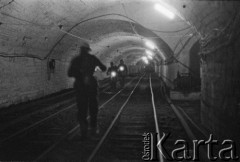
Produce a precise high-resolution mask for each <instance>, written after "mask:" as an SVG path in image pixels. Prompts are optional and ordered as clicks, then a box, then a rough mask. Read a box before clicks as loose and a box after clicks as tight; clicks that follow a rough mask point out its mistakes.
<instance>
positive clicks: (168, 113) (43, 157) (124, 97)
mask: <svg viewBox="0 0 240 162" xmlns="http://www.w3.org/2000/svg"><path fill="white" fill-rule="evenodd" d="M150 82H151V84H150ZM151 87H152V92H151ZM162 88H163V87H162V84H161V80H160V79H159V78H158V77H155V76H152V77H151V79H150V76H143V77H129V78H128V79H127V82H126V86H125V88H124V89H118V90H116V91H113V90H112V89H111V88H103V89H102V90H100V93H99V107H100V109H99V115H98V125H99V129H100V133H99V134H97V135H91V134H90V133H89V136H88V138H86V139H85V140H82V139H80V136H79V128H78V127H76V125H77V124H78V122H77V120H76V113H77V109H76V106H75V100H74V93H73V92H69V91H67V92H66V93H68V94H67V95H65V96H64V97H60V98H59V99H58V100H57V99H56V100H55V101H54V103H51V104H49V105H48V106H45V105H44V100H43V101H41V103H42V104H41V106H40V107H39V108H38V109H33V111H26V112H25V113H22V114H19V115H18V113H14V112H6V113H5V117H4V120H5V122H3V123H2V124H1V126H2V127H1V128H2V129H1V130H0V136H1V139H2V140H1V141H0V143H1V147H0V152H1V154H0V160H3V161H4V160H14V161H16V160H17V161H32V160H34V161H35V160H36V161H89V157H90V156H91V155H92V152H94V149H95V148H96V146H97V145H99V142H100V141H101V140H102V137H103V136H104V135H105V133H106V131H107V130H108V129H109V125H111V123H112V121H113V120H114V119H115V117H116V116H117V113H118V111H119V110H120V109H122V112H121V113H120V116H119V117H118V118H116V123H115V124H114V125H113V127H112V129H111V130H110V133H109V134H107V135H106V139H105V140H103V144H102V145H100V149H99V150H97V151H96V154H95V155H94V156H93V159H91V160H90V161H142V160H144V158H147V157H146V156H147V155H146V154H145V155H144V152H145V153H146V151H147V150H145V149H146V147H145V146H146V143H144V135H151V139H153V140H155V143H154V145H155V146H156V144H157V134H156V126H155V121H154V111H153V103H154V106H155V108H156V116H157V123H158V125H159V127H158V128H159V130H160V136H163V135H164V134H169V137H168V139H167V142H166V144H165V145H164V148H165V149H166V154H168V152H170V153H169V154H171V152H172V151H173V150H174V147H176V146H175V145H174V142H176V140H178V139H184V140H185V141H186V142H187V143H189V144H190V146H189V150H188V151H189V154H191V153H192V149H191V147H192V146H191V143H192V142H191V140H192V139H190V137H189V135H188V132H187V131H186V130H185V128H184V127H183V126H182V124H181V122H180V120H179V119H178V117H177V116H176V115H175V113H174V111H173V110H172V108H171V106H170V104H169V103H168V102H167V100H166V99H165V96H164V93H163V91H162ZM119 91H120V92H119ZM46 100H47V98H46ZM172 102H173V103H174V104H175V106H176V107H177V106H180V107H181V109H182V110H183V111H184V112H185V113H186V114H187V115H188V116H189V117H190V118H191V119H192V120H193V121H194V122H195V123H198V126H199V127H201V128H202V129H205V128H204V126H202V125H201V124H200V103H199V101H192V102H190V101H172ZM38 104H39V103H38ZM30 107H31V106H30ZM65 109H66V110H65ZM179 109H180V108H179ZM36 111H38V112H37V113H35V112H36ZM59 111H60V112H59ZM56 112H59V113H58V114H56V115H54V113H56ZM179 112H180V115H182V119H183V120H185V121H186V123H188V124H189V129H191V131H192V132H193V133H194V134H196V137H197V138H200V139H202V138H203V136H202V135H201V134H199V130H196V128H194V126H192V125H191V124H190V122H189V121H188V120H189V119H188V118H187V117H186V116H184V115H183V113H182V112H181V111H179ZM49 116H50V117H49ZM39 121H41V122H39ZM145 142H146V141H145ZM152 149H153V151H154V155H152V158H155V159H159V158H160V157H159V156H158V155H157V152H158V148H157V147H153V148H152ZM180 154H181V153H179V155H178V156H180ZM176 156H177V154H176ZM169 158H171V157H169ZM145 160H146V159H145ZM183 161H184V160H183ZM188 161H189V160H188ZM201 161H204V160H201Z"/></svg>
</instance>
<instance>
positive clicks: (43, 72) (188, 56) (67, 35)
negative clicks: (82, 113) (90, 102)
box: [0, 0, 240, 161]
mask: <svg viewBox="0 0 240 162" xmlns="http://www.w3.org/2000/svg"><path fill="white" fill-rule="evenodd" d="M239 26H240V2H239V1H231V0H230V1H225V0H2V1H0V67H1V68H0V76H1V78H0V116H1V117H0V118H1V119H0V120H1V124H0V125H1V126H0V138H1V140H0V146H1V148H0V150H1V151H0V161H2V160H3V161H5V160H17V161H19V160H20V161H22V160H23V161H24V160H35V159H41V158H42V159H45V160H46V159H48V160H49V159H50V161H51V160H53V161H59V160H60V161H61V160H63V161H68V160H70V161H79V159H82V161H85V160H86V161H91V160H92V159H94V158H95V160H96V159H99V161H107V160H106V159H107V157H109V158H110V159H111V160H109V161H114V160H116V159H120V160H121V159H122V160H126V161H127V160H129V159H131V158H132V159H135V160H136V159H137V160H143V159H144V155H142V152H143V150H144V148H145V147H144V146H143V145H144V144H143V142H142V140H143V138H142V135H143V133H144V132H147V131H151V132H157V134H158V135H157V138H158V140H159V138H161V137H162V136H163V132H169V133H171V134H174V133H175V134H177V133H178V132H181V130H178V129H177V128H176V131H175V130H174V129H175V124H172V125H171V124H169V123H171V120H170V118H173V119H172V120H174V121H175V122H176V125H177V124H179V123H181V125H182V126H181V129H182V130H183V131H184V130H185V131H184V132H186V137H187V138H188V140H190V141H191V140H193V139H194V138H197V139H199V140H200V139H205V140H208V139H209V138H210V137H211V136H210V135H212V138H214V139H215V140H219V141H220V142H219V144H222V145H224V144H223V143H222V141H223V140H224V139H229V140H231V141H232V143H231V142H230V143H228V145H225V146H232V147H231V148H233V147H234V148H235V149H236V150H237V151H236V154H237V153H239V155H240V152H239V151H240V146H239V144H240V143H239V142H240V140H239V135H240V127H239V125H240V111H239V108H240V80H239V79H240V54H239V51H240V35H239V34H240V30H239ZM84 42H87V43H88V44H89V45H90V48H91V51H90V53H91V54H92V55H94V56H95V57H96V58H97V59H99V60H100V61H101V62H102V63H103V64H104V65H105V66H106V67H107V68H109V66H110V63H111V62H112V63H114V65H116V66H117V65H118V64H119V62H120V60H123V61H124V63H125V64H126V66H127V68H128V74H127V76H126V81H125V82H126V83H125V85H124V86H123V87H121V86H120V85H119V84H118V80H116V84H117V88H116V90H113V89H112V87H111V83H110V82H111V81H112V78H111V76H110V75H109V74H107V73H106V72H103V71H101V70H97V69H96V70H95V72H94V78H96V80H97V82H98V87H99V92H98V95H97V98H98V99H99V113H98V115H99V116H98V124H99V127H100V135H98V136H97V137H96V138H94V140H93V139H90V140H86V141H87V142H86V141H85V142H86V143H81V142H79V141H78V140H76V141H78V142H76V143H77V144H76V143H74V144H72V143H71V142H72V139H73V140H74V139H75V138H76V137H75V136H77V135H76V134H77V133H75V135H72V134H74V133H73V132H74V131H76V132H78V133H79V132H81V125H80V127H79V126H77V127H74V126H75V125H78V120H77V115H76V114H77V108H76V107H77V106H76V101H75V100H74V98H75V89H74V88H73V85H74V80H75V79H74V78H71V77H68V75H67V73H68V70H69V67H70V65H71V61H72V59H73V58H75V57H76V56H78V54H79V53H81V52H80V51H81V50H80V49H81V46H82V44H83V43H84ZM117 75H118V73H117ZM136 79H140V80H139V81H137V80H136ZM134 87H135V88H134ZM80 91H81V90H80ZM82 91H83V90H82ZM131 92H133V93H131ZM154 94H155V96H154ZM111 97H112V98H111ZM115 97H116V98H117V99H116V98H115ZM108 99H111V100H108ZM125 100H126V104H124V105H123V106H122V107H121V105H122V104H123V103H124V101H125ZM105 101H109V102H105ZM152 103H153V104H152ZM154 103H155V104H154ZM70 104H73V106H72V107H73V108H71V110H70V108H69V109H68V110H65V109H66V108H68V107H69V105H70ZM102 104H103V106H101V105H102ZM70 106H71V105H70ZM120 107H121V108H124V109H123V115H122V116H120V117H119V118H117V115H116V114H117V113H116V112H117V109H118V108H119V109H120ZM148 107H155V108H156V112H155V116H156V117H158V119H155V121H158V122H159V126H156V127H159V130H158V131H157V130H155V129H154V127H155V124H156V123H155V124H154V121H153V122H150V121H151V120H152V119H154V115H152V114H151V113H150V114H149V112H147V108H148ZM165 107H168V108H167V109H166V110H165V109H164V108H165ZM171 107H174V108H173V110H171V111H170V109H171ZM100 108H102V109H101V110H100ZM128 108H129V110H128V111H127V109H128ZM63 109H64V111H63ZM115 109H116V110H115ZM125 109H126V111H127V112H128V113H130V117H126V114H127V113H126V114H125V113H124V112H125V111H124V110H125ZM149 111H150V110H149ZM168 111H169V112H168ZM153 112H154V111H153ZM164 113H166V114H165V115H164ZM143 114H145V115H143ZM184 114H185V115H184ZM36 115H37V116H36ZM124 115H125V116H124ZM141 115H142V116H141ZM140 116H141V120H140V121H137V119H136V122H135V124H136V123H138V124H139V125H140V123H145V125H144V128H142V129H141V131H140V130H139V131H136V132H138V133H137V134H138V136H140V138H141V139H140V142H139V141H138V143H139V144H140V145H141V146H139V147H140V148H141V149H142V150H141V149H140V150H138V151H135V152H134V153H136V152H138V153H136V154H137V155H136V156H135V157H134V158H133V157H132V156H133V154H134V153H132V155H126V156H123V154H127V153H126V151H125V152H124V153H122V152H123V151H122V150H123V148H124V147H121V148H119V149H117V148H116V147H117V146H116V141H115V145H114V144H113V143H114V142H113V139H115V136H114V135H116V134H118V133H119V132H120V133H119V134H121V133H123V134H124V133H125V134H126V132H128V131H125V132H124V131H123V132H121V130H125V129H130V128H129V127H130V125H131V124H128V127H127V128H120V127H121V126H122V125H124V124H123V123H124V122H125V123H127V122H129V120H130V121H131V120H134V121H135V118H140ZM143 116H144V117H143ZM172 116H174V117H172ZM52 117H53V118H54V119H50V118H52ZM114 117H116V121H117V122H118V124H117V125H118V126H114V127H113V128H114V129H113V130H114V133H110V135H106V136H107V137H106V138H107V140H105V139H103V138H102V137H103V136H104V134H105V132H106V131H107V127H108V126H109V125H110V123H111V120H113V118H114ZM143 118H144V119H143ZM145 118H146V119H145ZM142 121H145V122H142ZM190 121H191V122H190ZM192 121H193V122H192ZM44 122H46V123H48V124H46V123H44ZM164 122H165V124H166V123H167V124H166V125H165V126H164ZM26 123H27V124H26ZM40 123H41V124H40ZM119 123H120V124H119ZM192 123H195V124H192ZM43 125H47V126H43ZM50 125H51V127H50ZM125 125H126V124H125ZM132 125H133V123H132ZM48 126H49V127H50V128H49V127H48ZM136 127H137V126H135V127H134V129H135V128H136ZM142 127H143V126H142ZM150 127H151V129H150ZM165 127H166V128H165ZM195 127H198V130H197V131H196V130H195V129H197V128H195ZM72 128H73V129H72ZM148 128H149V129H148ZM152 128H153V130H152ZM138 129H140V126H138ZM179 129H180V126H179ZM45 130H46V131H47V132H45V133H43V132H44V131H45ZM49 130H51V131H49ZM53 130H54V131H53ZM130 130H131V129H130ZM132 130H133V129H132ZM200 130H201V131H200ZM69 131H70V133H69ZM189 131H190V133H189ZM198 131H200V132H202V134H205V136H204V135H202V136H201V135H200V136H198V135H199V134H201V133H197V132H198ZM32 132H33V134H31V133H32ZM49 132H50V133H49ZM129 132H131V131H129ZM136 132H135V134H134V135H136ZM191 132H192V133H191ZM26 134H27V135H26ZM43 134H44V135H43ZM189 134H190V136H189ZM191 134H197V135H195V136H191ZM54 135H55V136H54ZM69 136H72V137H69ZM109 136H110V137H112V138H110V137H109ZM126 136H127V135H126ZM128 136H130V135H129V134H128ZM173 136H174V135H173ZM183 136H185V135H183ZM33 137H35V138H36V137H37V139H32V138H33ZM124 137H125V136H124ZM126 138H127V137H126ZM131 138H133V137H132V136H131ZM192 138H193V139H192ZM43 139H45V140H46V139H49V140H48V141H44V140H43ZM66 139H68V140H66ZM69 139H70V140H69ZM101 139H103V140H102V141H104V142H109V141H110V142H109V143H110V144H105V146H106V145H109V147H110V146H111V147H110V149H109V148H108V149H107V148H105V147H104V148H103V146H104V144H103V146H101V147H100V144H99V141H101ZM108 139H110V140H108ZM134 139H135V140H136V139H138V137H136V138H134ZM118 140H119V138H118ZM127 140H128V141H129V140H130V139H127ZM16 141H17V142H16ZM19 141H21V142H20V144H16V143H18V142H19ZM29 141H30V142H29ZM56 141H57V142H56ZM130 141H131V140H130ZM233 141H234V142H233ZM29 143H31V144H32V145H34V146H32V147H31V149H29V148H28V149H27V148H25V146H27V145H30V144H29ZM53 143H54V144H53ZM120 143H121V142H120ZM122 143H124V142H122ZM129 143H131V142H129ZM231 144H234V146H233V145H231ZM15 145H18V146H19V147H16V146H15ZM52 145H54V147H55V148H53V147H51V146H52ZM75 145H76V146H75ZM83 145H84V146H83ZM169 145H170V144H169ZM67 146H68V147H67ZM70 146H73V148H74V149H71V147H70ZM96 146H99V147H100V148H102V149H100V150H101V151H102V152H101V151H96V152H97V153H96V155H92V154H90V153H85V152H84V151H86V150H90V151H89V152H91V150H94V148H95V147H96ZM134 146H135V145H134ZM173 146H174V145H173ZM76 147H79V148H80V147H81V148H85V147H86V149H85V150H84V149H82V150H81V149H80V150H78V151H77V149H76ZM128 147H130V146H128ZM132 147H133V146H132ZM238 147H239V148H238ZM50 148H51V149H50ZM56 148H59V149H56ZM60 148H61V149H60ZM113 148H114V149H113ZM133 148H135V147H133ZM170 148H171V149H172V150H173V148H174V147H170ZM138 149H139V148H138ZM21 150H22V151H21ZM23 150H25V151H23ZM47 150H49V151H47ZM66 150H68V153H66ZM104 150H108V151H105V152H111V151H109V150H115V151H113V152H114V153H108V154H107V153H105V152H104ZM136 150H137V148H136ZM156 150H159V147H158V148H157V149H156ZM156 150H155V151H156ZM229 150H230V149H229ZM229 150H228V151H226V152H225V153H226V155H225V154H224V153H223V151H222V154H221V151H220V153H219V155H218V154H216V155H212V156H213V157H211V158H214V156H216V157H217V158H218V160H222V159H224V158H225V159H227V158H230V159H232V160H234V158H236V157H233V155H232V154H231V151H229ZM144 151H146V150H144ZM63 152H64V153H63ZM69 152H70V153H69ZM156 152H158V151H156ZM158 154H161V151H160V153H159V152H158ZM170 154H171V153H170ZM85 155H86V157H85ZM91 155H92V156H91ZM101 155H103V156H105V157H101ZM134 155H135V154H134ZM173 155H175V156H176V157H177V158H180V155H178V154H174V153H173ZM158 156H159V159H160V160H162V159H161V158H160V157H161V155H158ZM176 157H175V158H176ZM91 158H92V159H91ZM104 158H105V159H104ZM172 158H173V157H172ZM211 158H209V157H208V159H210V160H211ZM67 159H68V160H67ZM87 159H88V160H87ZM103 159H104V160H103ZM163 159H164V158H163ZM145 160H146V159H145ZM165 160H166V161H167V160H169V159H164V160H163V161H165ZM235 160H236V159H235ZM80 161H81V160H80ZM202 161H207V160H202Z"/></svg>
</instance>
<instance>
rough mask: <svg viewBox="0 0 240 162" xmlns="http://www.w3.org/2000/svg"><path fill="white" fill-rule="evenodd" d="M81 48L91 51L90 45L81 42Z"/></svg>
mask: <svg viewBox="0 0 240 162" xmlns="http://www.w3.org/2000/svg"><path fill="white" fill-rule="evenodd" d="M81 48H85V49H88V50H89V51H91V50H92V49H91V48H90V45H89V44H88V43H87V42H83V43H82V45H81Z"/></svg>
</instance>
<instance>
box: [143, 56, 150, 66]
mask: <svg viewBox="0 0 240 162" xmlns="http://www.w3.org/2000/svg"><path fill="white" fill-rule="evenodd" d="M142 60H143V62H145V63H146V64H148V63H149V62H148V58H147V57H146V56H143V57H142Z"/></svg>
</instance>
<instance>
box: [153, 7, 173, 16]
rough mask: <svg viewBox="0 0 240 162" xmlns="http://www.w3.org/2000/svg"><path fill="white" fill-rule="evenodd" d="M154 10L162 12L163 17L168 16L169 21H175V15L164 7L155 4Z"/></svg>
mask: <svg viewBox="0 0 240 162" xmlns="http://www.w3.org/2000/svg"><path fill="white" fill-rule="evenodd" d="M154 8H155V9H156V10H157V11H159V12H161V13H162V14H163V15H165V16H167V17H168V18H169V19H174V18H175V14H174V13H173V12H171V11H170V10H169V9H167V8H166V7H165V6H163V5H160V4H155V6H154Z"/></svg>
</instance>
